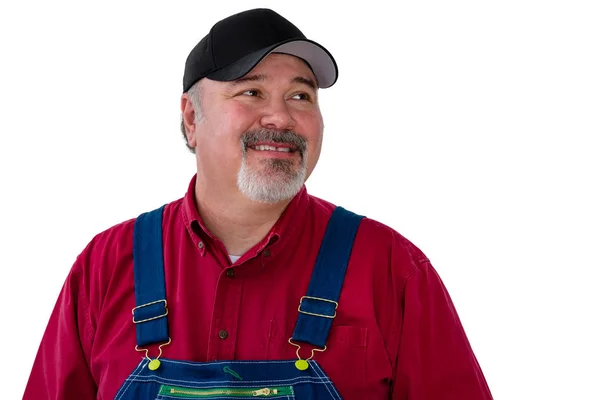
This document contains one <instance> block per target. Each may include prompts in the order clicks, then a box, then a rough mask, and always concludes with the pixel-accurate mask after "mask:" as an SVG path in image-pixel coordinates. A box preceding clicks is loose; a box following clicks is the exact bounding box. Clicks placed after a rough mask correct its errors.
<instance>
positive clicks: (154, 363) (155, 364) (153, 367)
mask: <svg viewBox="0 0 600 400" xmlns="http://www.w3.org/2000/svg"><path fill="white" fill-rule="evenodd" d="M140 322H143V321H140ZM170 343H171V338H169V341H168V342H165V343H163V344H161V345H159V346H158V355H157V356H156V358H155V359H151V358H150V357H148V349H146V348H141V349H140V348H139V347H138V346H137V345H136V346H135V350H136V351H145V352H146V358H147V359H148V360H149V361H150V362H149V363H148V368H149V369H150V370H152V371H155V370H157V369H158V367H160V360H159V358H160V356H162V348H163V346H166V345H168V344H170Z"/></svg>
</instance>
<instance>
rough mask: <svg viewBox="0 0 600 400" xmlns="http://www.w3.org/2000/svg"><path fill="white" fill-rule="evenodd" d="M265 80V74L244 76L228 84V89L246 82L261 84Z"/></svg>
mask: <svg viewBox="0 0 600 400" xmlns="http://www.w3.org/2000/svg"><path fill="white" fill-rule="evenodd" d="M266 79H267V76H266V75H265V74H255V75H245V76H242V77H241V78H239V79H236V80H235V81H231V82H229V87H231V88H233V87H236V86H239V85H241V84H243V83H246V82H263V81H265V80H266Z"/></svg>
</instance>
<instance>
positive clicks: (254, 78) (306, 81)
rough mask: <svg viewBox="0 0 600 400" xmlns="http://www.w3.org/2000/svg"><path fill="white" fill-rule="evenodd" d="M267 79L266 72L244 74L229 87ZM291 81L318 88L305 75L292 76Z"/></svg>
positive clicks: (314, 88)
mask: <svg viewBox="0 0 600 400" xmlns="http://www.w3.org/2000/svg"><path fill="white" fill-rule="evenodd" d="M266 80H267V75H265V74H254V75H246V76H242V77H241V78H239V79H236V80H235V81H231V82H229V87H230V88H234V87H236V86H239V85H242V84H244V83H247V82H264V81H266ZM290 82H291V83H301V84H303V85H306V86H308V87H310V88H311V89H312V90H317V84H316V83H315V81H313V80H312V79H310V78H306V77H303V76H297V77H295V78H292V79H291V80H290Z"/></svg>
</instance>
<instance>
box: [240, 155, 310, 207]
mask: <svg viewBox="0 0 600 400" xmlns="http://www.w3.org/2000/svg"><path fill="white" fill-rule="evenodd" d="M246 161H247V159H246V154H244V157H243V158H242V166H241V167H240V171H239V172H238V175H237V186H238V189H239V190H240V192H242V194H243V195H244V196H246V197H248V198H249V199H251V200H254V201H258V202H261V203H278V202H280V201H283V200H289V199H291V198H292V197H294V196H295V195H296V194H298V192H299V191H300V190H301V189H302V186H303V185H304V181H305V180H306V158H305V157H302V161H301V164H300V168H299V169H297V170H291V168H290V161H291V160H264V161H263V162H262V163H261V165H262V167H263V168H261V169H260V170H257V169H250V168H249V167H248V163H247V162H246ZM292 162H293V161H292ZM292 165H293V164H292Z"/></svg>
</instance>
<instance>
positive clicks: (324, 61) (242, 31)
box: [183, 8, 338, 93]
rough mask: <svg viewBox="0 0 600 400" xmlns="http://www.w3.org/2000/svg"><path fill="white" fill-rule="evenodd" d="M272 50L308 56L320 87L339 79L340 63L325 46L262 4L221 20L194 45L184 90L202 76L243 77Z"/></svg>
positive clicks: (184, 76) (309, 64)
mask: <svg viewBox="0 0 600 400" xmlns="http://www.w3.org/2000/svg"><path fill="white" fill-rule="evenodd" d="M270 53H284V54H290V55H293V56H296V57H299V58H301V59H302V60H304V61H305V62H306V63H307V64H308V66H309V67H310V68H311V69H312V71H313V73H314V74H315V77H316V78H317V85H318V86H319V87H320V88H327V87H330V86H332V85H333V84H334V83H335V81H336V80H337V77H338V69H337V65H336V63H335V60H334V59H333V56H332V55H331V53H329V51H327V49H325V47H323V46H321V45H320V44H318V43H316V42H314V41H312V40H308V39H307V38H306V36H304V34H303V33H302V32H300V30H299V29H298V28H296V26H294V24H292V23H291V22H290V21H288V20H287V19H285V18H283V17H282V16H281V15H279V14H277V13H276V12H275V11H273V10H269V9H265V8H258V9H254V10H248V11H244V12H241V13H238V14H235V15H232V16H230V17H227V18H225V19H223V20H221V21H219V22H217V23H216V24H215V25H214V26H213V27H212V29H211V30H210V32H209V33H208V35H206V36H205V37H204V38H203V39H202V40H201V41H200V42H199V43H198V44H197V45H196V46H195V47H194V48H193V49H192V51H191V52H190V54H189V55H188V58H187V60H186V62H185V71H184V73H183V92H184V93H185V92H187V91H188V90H189V89H190V88H191V87H192V86H193V85H194V83H196V82H198V81H199V80H200V79H202V78H208V79H211V80H215V81H233V80H236V79H239V78H241V77H242V76H244V75H246V74H247V73H248V72H250V70H251V69H252V68H254V67H255V66H256V65H257V64H258V63H259V62H260V61H261V60H262V59H263V58H265V57H266V56H267V55H269V54H270Z"/></svg>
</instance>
